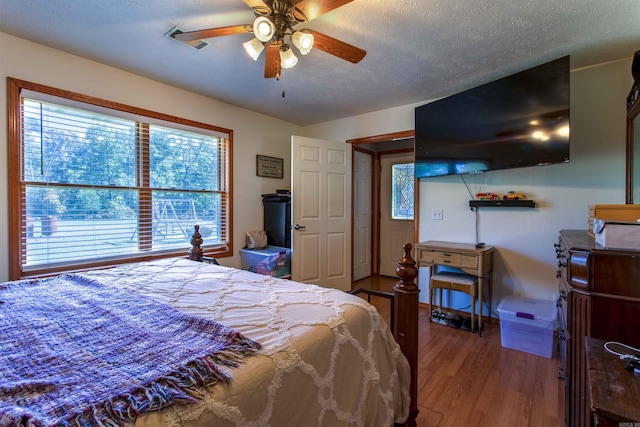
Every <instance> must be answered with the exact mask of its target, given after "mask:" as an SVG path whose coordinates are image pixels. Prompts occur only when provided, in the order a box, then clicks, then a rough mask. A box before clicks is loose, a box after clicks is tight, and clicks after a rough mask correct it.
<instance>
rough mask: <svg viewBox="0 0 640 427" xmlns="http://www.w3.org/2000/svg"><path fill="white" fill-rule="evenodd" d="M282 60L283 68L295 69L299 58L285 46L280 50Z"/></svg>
mask: <svg viewBox="0 0 640 427" xmlns="http://www.w3.org/2000/svg"><path fill="white" fill-rule="evenodd" d="M280 60H281V63H282V68H293V67H294V66H295V65H296V64H297V63H298V57H296V56H295V55H294V54H293V51H292V50H291V48H290V47H289V45H286V44H283V45H282V47H281V48H280Z"/></svg>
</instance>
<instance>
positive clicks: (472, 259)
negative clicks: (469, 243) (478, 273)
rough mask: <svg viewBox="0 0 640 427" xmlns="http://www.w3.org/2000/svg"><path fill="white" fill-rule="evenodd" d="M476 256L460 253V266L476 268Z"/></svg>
mask: <svg viewBox="0 0 640 427" xmlns="http://www.w3.org/2000/svg"><path fill="white" fill-rule="evenodd" d="M478 258H479V257H477V256H475V255H460V267H470V268H478Z"/></svg>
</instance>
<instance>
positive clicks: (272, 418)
mask: <svg viewBox="0 0 640 427" xmlns="http://www.w3.org/2000/svg"><path fill="white" fill-rule="evenodd" d="M200 243H201V240H200V239H198V230H197V228H196V234H194V239H193V240H192V244H194V247H193V248H192V250H191V252H190V256H189V258H190V259H184V258H179V259H178V258H170V259H163V260H156V261H148V262H142V263H134V264H125V265H122V266H118V267H114V268H110V269H102V270H94V271H87V272H83V273H80V274H77V275H74V277H73V278H74V280H78V281H80V282H83V281H86V282H87V283H89V284H91V285H92V286H99V285H100V286H104V288H105V289H108V292H112V290H117V292H118V293H119V294H122V295H126V297H125V298H121V299H125V300H129V301H134V299H135V298H137V297H135V298H134V297H133V295H136V296H138V295H140V296H141V297H140V298H146V299H148V300H152V301H153V304H156V303H157V304H159V305H162V306H170V307H173V309H176V311H178V312H180V313H183V314H185V315H188V316H194V317H195V318H198V319H208V320H210V321H211V322H216V323H219V324H221V325H224V327H227V328H230V330H232V331H233V332H235V333H237V334H239V336H241V337H243V338H246V340H247V341H248V342H250V343H255V344H256V346H257V347H256V348H255V351H254V352H249V353H251V354H249V355H247V356H246V357H242V358H237V359H234V360H235V362H237V363H229V364H228V365H227V364H225V363H221V364H220V365H219V366H217V368H219V369H220V371H222V377H221V378H222V379H221V380H220V381H216V383H215V384H213V385H210V386H207V387H199V388H198V389H197V393H198V394H197V397H198V398H197V399H192V400H189V401H188V402H184V401H181V400H180V399H178V400H177V403H175V404H174V402H170V403H167V404H166V405H163V406H164V407H163V408H161V409H159V410H152V411H149V412H144V413H137V414H134V415H135V416H134V417H133V418H134V419H135V423H134V425H135V426H136V427H151V426H153V427H157V426H167V427H179V426H180V427H182V426H193V427H198V426H214V425H215V426H269V425H270V426H287V425H291V426H311V425H322V426H391V425H393V424H397V425H415V418H416V415H417V405H416V390H417V388H416V376H415V375H416V362H417V307H418V305H417V287H416V286H415V284H414V283H413V279H414V278H415V275H416V274H417V272H416V271H414V270H415V262H413V260H412V259H411V257H410V255H409V252H410V250H411V245H410V244H405V247H404V251H405V252H404V256H403V257H402V259H401V260H400V261H399V267H398V275H399V277H400V280H399V282H398V284H397V285H396V287H395V289H394V294H395V295H394V299H393V303H392V304H393V307H394V319H392V320H393V325H394V326H393V332H394V333H395V339H394V337H393V335H392V331H391V330H390V329H389V327H388V326H387V323H386V322H385V321H384V319H382V317H380V315H379V314H378V313H377V311H376V309H375V308H374V307H373V306H371V305H370V304H368V303H367V302H366V301H365V300H364V299H362V298H360V297H358V296H354V295H351V294H349V293H345V292H342V291H338V290H334V289H326V288H322V287H318V286H315V285H309V284H302V283H297V282H293V281H290V280H283V279H277V278H273V277H270V276H262V275H258V274H255V273H250V272H248V271H243V270H237V269H233V268H228V267H223V266H219V265H215V264H213V263H208V262H202V261H203V260H205V261H206V258H205V257H203V254H202V249H201V248H200V246H199V244H200ZM64 279H65V280H68V279H69V278H68V277H65V278H64ZM60 280H62V279H60ZM13 283H15V282H11V283H10V284H9V285H12V284H13ZM6 288H7V284H4V285H0V290H1V289H6ZM100 289H102V288H100ZM135 301H136V303H135V305H137V304H138V302H137V299H135ZM145 301H146V300H145ZM2 302H3V301H2V292H0V313H1V310H2V309H6V307H3V306H6V305H7V304H2ZM131 304H132V303H130V304H129V305H131ZM125 305H126V304H125ZM0 333H4V332H3V329H2V328H0ZM171 345H172V344H171V343H170V345H169V347H171ZM175 348H176V349H178V348H180V347H179V345H178V343H177V341H176V346H175ZM3 350H4V349H3ZM175 351H176V352H177V351H178V350H175ZM172 352H173V347H172ZM216 360H218V359H216ZM209 364H211V363H209ZM227 380H228V381H227ZM8 390H9V391H7V387H4V386H3V384H1V383H0V425H2V426H4V425H20V424H19V423H13V424H12V422H11V421H8V420H10V419H9V418H7V417H8V415H7V412H10V410H6V408H7V407H8V406H11V405H12V404H13V403H14V402H13V400H12V399H13V397H15V396H13V397H12V396H11V392H10V388H8ZM3 393H4V394H3ZM14 394H15V392H14ZM185 403H188V404H185ZM3 410H5V412H3ZM110 411H112V410H111V409H110ZM25 419H26V418H25ZM34 419H35V418H34ZM23 425H33V426H36V425H42V424H38V423H31V424H29V423H28V422H25V423H23ZM105 425H108V424H105Z"/></svg>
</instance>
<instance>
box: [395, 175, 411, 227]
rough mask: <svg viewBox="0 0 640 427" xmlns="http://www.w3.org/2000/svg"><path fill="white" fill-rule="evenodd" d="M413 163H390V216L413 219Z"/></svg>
mask: <svg viewBox="0 0 640 427" xmlns="http://www.w3.org/2000/svg"><path fill="white" fill-rule="evenodd" d="M413 171H414V164H413V163H398V164H394V165H391V218H392V219H402V220H413V206H414V189H413V187H414V173H413Z"/></svg>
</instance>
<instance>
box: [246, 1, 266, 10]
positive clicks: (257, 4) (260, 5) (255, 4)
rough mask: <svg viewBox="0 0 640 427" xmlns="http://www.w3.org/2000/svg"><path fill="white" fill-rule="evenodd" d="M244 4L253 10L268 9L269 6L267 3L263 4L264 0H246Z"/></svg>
mask: <svg viewBox="0 0 640 427" xmlns="http://www.w3.org/2000/svg"><path fill="white" fill-rule="evenodd" d="M244 2H245V3H246V4H247V6H249V7H250V8H251V9H265V8H268V7H267V5H266V4H265V2H263V1H262V0H244Z"/></svg>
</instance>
